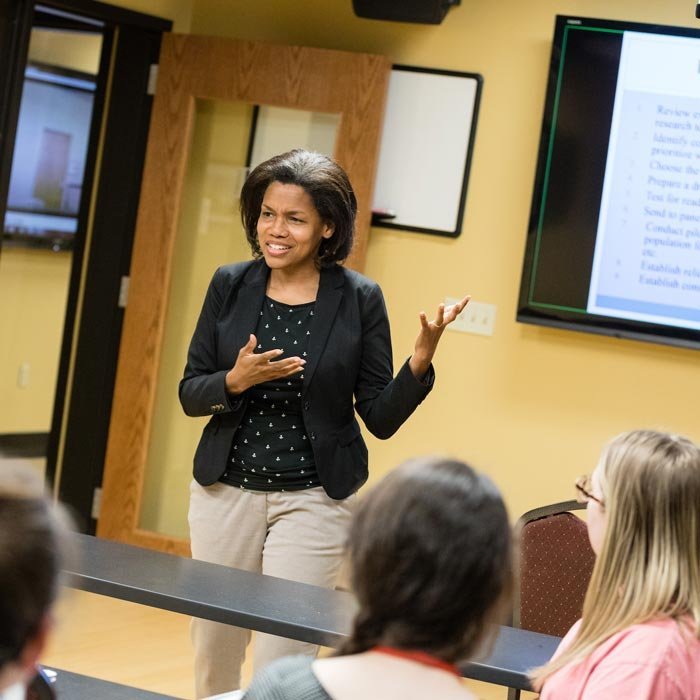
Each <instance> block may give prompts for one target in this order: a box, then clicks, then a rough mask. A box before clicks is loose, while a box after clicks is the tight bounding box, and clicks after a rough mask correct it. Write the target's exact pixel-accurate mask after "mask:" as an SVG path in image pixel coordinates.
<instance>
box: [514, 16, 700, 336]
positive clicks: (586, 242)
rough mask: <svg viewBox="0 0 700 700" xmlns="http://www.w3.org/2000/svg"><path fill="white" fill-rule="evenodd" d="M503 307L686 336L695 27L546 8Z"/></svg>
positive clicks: (698, 108) (699, 67)
mask: <svg viewBox="0 0 700 700" xmlns="http://www.w3.org/2000/svg"><path fill="white" fill-rule="evenodd" d="M517 319H518V320H519V321H522V322H526V323H535V324H541V325H547V326H556V327H561V328H567V329H573V330H580V331H589V332H593V333H603V334H607V335H613V336H617V337H625V338H634V339H638V340H646V341H652V342H659V343H665V344H672V345H680V346H684V347H692V348H700V31H698V30H695V29H689V28H676V27H667V26H658V25H648V24H638V23H628V22H619V21H607V20H597V19H586V18H577V17H562V16H557V18H556V23H555V33H554V42H553V47H552V56H551V62H550V73H549V83H548V87H547V95H546V101H545V112H544V119H543V124H542V132H541V140H540V148H539V155H538V162H537V170H536V175H535V186H534V192H533V199H532V207H531V214H530V223H529V230H528V237H527V245H526V252H525V259H524V264H523V274H522V281H521V289H520V299H519V304H518V313H517Z"/></svg>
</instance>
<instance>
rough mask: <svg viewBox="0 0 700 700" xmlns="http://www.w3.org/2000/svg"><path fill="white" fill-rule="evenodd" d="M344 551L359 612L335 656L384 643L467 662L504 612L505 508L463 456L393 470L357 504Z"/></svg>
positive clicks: (507, 574)
mask: <svg viewBox="0 0 700 700" xmlns="http://www.w3.org/2000/svg"><path fill="white" fill-rule="evenodd" d="M348 549H349V555H350V565H351V570H352V574H351V581H352V587H353V590H354V592H355V594H356V596H357V599H358V602H359V611H358V613H357V616H356V618H355V621H354V625H353V631H352V633H351V635H350V637H349V638H348V640H347V641H346V642H345V643H344V644H343V645H342V646H341V648H340V650H339V654H341V655H345V654H357V653H361V652H363V651H368V650H370V649H372V648H373V647H375V646H378V645H387V646H393V647H397V648H400V649H411V650H420V651H424V652H428V653H431V654H433V655H435V656H437V657H438V658H441V659H443V660H445V661H448V662H451V663H454V662H456V661H461V660H466V659H467V658H469V656H470V655H472V654H474V653H475V651H476V650H477V648H479V646H480V645H481V644H482V643H483V642H484V641H485V640H486V639H487V638H488V637H489V634H490V631H491V628H490V625H489V623H491V622H494V621H495V620H496V619H497V618H498V617H499V616H503V614H504V613H505V612H506V611H507V606H508V604H509V602H510V595H511V592H512V587H513V562H512V537H511V528H510V525H509V522H508V514H507V512H506V508H505V505H504V503H503V500H502V498H501V495H500V493H499V491H498V489H497V488H496V487H495V486H494V485H493V483H492V482H491V480H490V479H488V478H487V477H486V476H483V475H480V474H477V473H476V472H475V471H474V470H473V469H472V468H471V467H470V466H468V465H467V464H464V463H463V462H459V461H457V460H450V459H441V458H436V457H433V458H423V459H416V460H412V461H409V462H406V463H405V464H403V465H401V466H400V467H398V468H397V469H395V470H394V471H393V472H391V473H390V474H389V475H388V476H387V477H385V478H384V479H383V480H382V481H381V482H380V483H379V484H378V485H377V486H376V487H375V488H374V489H373V490H372V491H371V492H370V493H369V494H368V495H367V496H366V497H365V498H363V499H362V500H361V501H360V503H359V506H358V508H357V511H356V512H355V515H354V518H353V523H352V526H351V529H350V536H349V542H348Z"/></svg>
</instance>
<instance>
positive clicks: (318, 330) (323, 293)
mask: <svg viewBox="0 0 700 700" xmlns="http://www.w3.org/2000/svg"><path fill="white" fill-rule="evenodd" d="M342 298H343V270H342V268H341V267H340V266H338V265H336V266H335V267H332V268H323V269H322V270H321V280H320V282H319V285H318V295H317V296H316V306H315V307H314V321H313V323H312V324H311V337H310V338H309V350H308V357H307V358H306V367H304V383H303V387H304V391H306V389H307V387H308V386H309V383H310V382H311V378H312V377H313V376H314V372H315V371H316V367H317V366H318V361H319V360H320V359H321V355H322V353H323V350H324V348H325V347H326V343H327V342H328V334H329V333H330V331H331V326H332V325H333V321H334V319H335V315H336V313H337V312H338V307H339V306H340V301H341V299H342Z"/></svg>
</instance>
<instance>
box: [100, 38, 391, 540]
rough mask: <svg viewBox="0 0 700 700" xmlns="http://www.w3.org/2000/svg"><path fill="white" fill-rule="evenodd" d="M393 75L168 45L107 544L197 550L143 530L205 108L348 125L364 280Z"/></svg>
mask: <svg viewBox="0 0 700 700" xmlns="http://www.w3.org/2000/svg"><path fill="white" fill-rule="evenodd" d="M390 69H391V64H390V61H389V60H388V58H386V57H384V56H376V55H370V54H359V53H350V52H345V51H332V50H327V49H315V48H307V47H294V46H280V45H274V44H265V43H258V42H250V41H239V40H234V39H225V38H219V37H205V36H195V35H177V34H166V35H164V37H163V42H162V45H161V56H160V63H159V77H158V87H157V90H156V95H155V99H154V103H153V112H152V119H151V130H150V136H149V142H148V147H147V152H146V164H145V169H144V176H143V182H142V188H141V200H140V207H139V213H138V217H137V221H136V234H135V240H134V249H133V256H132V263H131V281H130V289H129V303H128V305H127V308H126V313H125V317H124V328H123V335H122V343H121V349H120V355H119V362H118V366H117V380H116V388H115V394H114V403H113V406H112V420H111V424H110V432H109V439H108V445H107V455H106V462H105V471H104V481H103V492H102V508H101V512H100V518H99V522H98V527H97V534H98V535H99V536H101V537H106V538H109V539H115V540H119V541H122V542H128V543H131V544H136V545H140V546H145V547H151V548H153V549H160V550H163V551H170V552H176V553H180V554H186V553H189V542H188V541H187V540H183V539H179V538H174V537H170V536H167V535H163V534H160V533H155V532H150V531H146V530H142V529H140V528H139V524H138V519H139V513H140V510H141V500H142V496H143V482H144V478H145V464H146V459H147V455H148V446H149V439H150V433H151V422H152V414H153V410H154V405H155V397H156V388H157V387H156V383H157V377H158V368H159V364H160V354H161V346H162V340H163V332H164V327H165V316H166V309H167V302H168V290H169V285H170V276H171V265H172V256H173V247H174V242H175V236H176V229H177V224H178V219H179V212H180V197H181V195H182V190H183V182H184V178H185V171H186V166H187V160H188V156H189V148H190V142H191V136H192V130H193V126H194V117H195V100H196V99H207V100H224V101H236V102H247V103H250V104H253V105H255V104H259V105H271V106H276V107H289V108H294V109H301V110H308V111H312V112H333V113H338V114H340V124H339V127H338V133H337V138H336V149H335V154H334V155H335V158H336V159H337V160H338V162H339V163H340V164H341V165H342V166H343V167H344V168H345V170H346V171H347V173H348V175H349V176H350V179H351V180H352V182H353V186H354V189H355V193H356V195H357V199H358V209H359V211H358V220H357V229H356V243H355V248H354V250H353V254H352V256H351V258H350V260H349V261H348V265H349V266H351V267H354V268H355V269H362V267H363V263H364V258H365V254H366V249H367V237H368V233H369V226H370V218H371V196H372V189H373V185H374V175H375V170H376V163H377V158H378V151H379V140H380V137H381V126H382V117H383V111H384V103H385V99H386V92H387V86H388V80H389V72H390ZM222 262H224V261H222ZM183 362H184V358H183Z"/></svg>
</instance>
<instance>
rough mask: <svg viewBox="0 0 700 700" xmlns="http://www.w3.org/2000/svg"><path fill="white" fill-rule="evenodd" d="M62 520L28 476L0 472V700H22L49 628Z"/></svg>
mask: <svg viewBox="0 0 700 700" xmlns="http://www.w3.org/2000/svg"><path fill="white" fill-rule="evenodd" d="M66 523H67V519H66V517H65V515H64V514H63V512H62V510H61V509H60V508H59V507H57V506H55V505H54V504H52V503H51V501H50V500H49V499H48V497H47V496H45V494H44V491H43V486H42V483H41V480H40V479H39V478H38V477H37V476H36V475H35V474H34V473H33V472H31V471H27V470H24V469H18V468H15V467H8V466H3V468H2V472H0V698H8V699H9V698H14V697H24V694H25V687H26V686H27V684H28V683H29V681H30V680H31V679H32V678H33V677H34V676H35V675H36V672H37V668H36V664H37V661H38V659H39V655H40V654H41V652H42V650H43V648H44V645H45V642H46V638H47V634H48V632H49V629H50V627H51V606H52V603H53V601H54V599H55V597H56V594H57V590H58V579H59V573H60V570H61V565H62V561H63V556H62V554H63V551H64V535H65V531H66Z"/></svg>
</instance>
